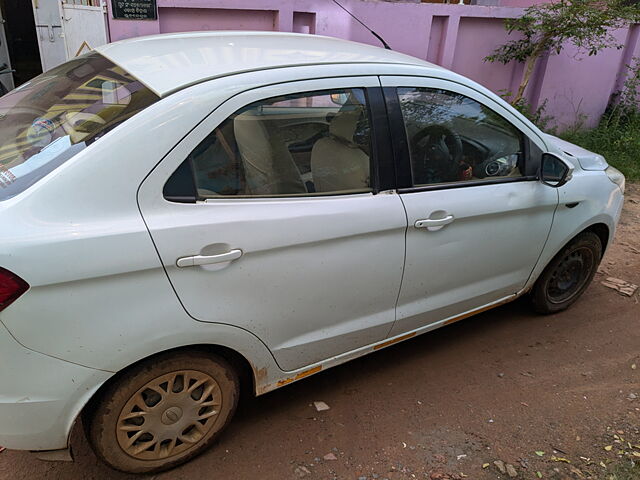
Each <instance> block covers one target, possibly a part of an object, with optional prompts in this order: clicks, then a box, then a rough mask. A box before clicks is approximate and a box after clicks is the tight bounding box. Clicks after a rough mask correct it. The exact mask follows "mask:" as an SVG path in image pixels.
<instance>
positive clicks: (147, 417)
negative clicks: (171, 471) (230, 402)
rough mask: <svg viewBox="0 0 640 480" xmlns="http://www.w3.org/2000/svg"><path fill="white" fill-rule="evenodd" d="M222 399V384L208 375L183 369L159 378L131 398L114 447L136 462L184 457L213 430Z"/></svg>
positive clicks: (123, 412)
mask: <svg viewBox="0 0 640 480" xmlns="http://www.w3.org/2000/svg"><path fill="white" fill-rule="evenodd" d="M222 400H223V399H222V391H221V389H220V385H218V382H216V381H215V380H214V379H213V378H212V377H211V376H209V375H207V374H206V373H203V372H199V371H195V370H181V371H177V372H172V373H168V374H166V375H162V376H160V377H157V378H155V379H153V380H151V381H150V382H148V383H147V384H146V385H144V386H143V387H142V388H140V389H139V390H138V391H137V392H136V393H135V394H134V395H132V396H131V398H130V399H129V400H128V401H127V403H126V404H125V406H124V407H123V409H122V411H121V412H120V416H119V417H118V423H117V427H116V435H117V439H118V444H119V445H120V448H122V450H124V451H125V452H126V453H127V454H128V455H129V456H131V457H133V458H136V459H139V460H158V459H163V458H167V457H172V456H175V455H179V454H181V453H184V452H186V451H187V450H191V449H193V448H195V447H196V446H197V445H198V444H199V443H200V442H201V441H202V439H203V438H204V437H205V436H207V434H208V433H209V432H211V431H212V429H213V427H214V425H215V424H216V420H217V419H218V416H219V414H220V409H221V407H222Z"/></svg>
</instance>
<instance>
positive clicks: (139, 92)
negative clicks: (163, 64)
mask: <svg viewBox="0 0 640 480" xmlns="http://www.w3.org/2000/svg"><path fill="white" fill-rule="evenodd" d="M157 100H159V98H158V96H157V95H155V94H154V93H153V92H151V90H149V89H148V88H147V87H145V86H144V85H143V84H142V83H140V82H139V81H138V80H136V79H135V78H133V77H132V76H131V75H129V74H128V73H127V72H125V71H124V70H123V69H122V68H120V67H118V66H117V65H115V64H114V63H112V62H110V61H109V60H107V59H106V58H105V57H103V56H102V55H100V54H98V53H90V54H88V55H84V56H82V57H78V58H76V59H74V60H71V61H69V62H67V63H64V64H62V65H60V66H58V67H56V68H54V69H52V70H49V71H48V72H46V73H43V74H42V75H40V76H38V77H36V78H34V79H33V80H31V81H30V82H28V83H25V84H24V85H22V86H20V87H18V88H16V89H15V90H13V91H11V92H9V93H8V94H6V95H5V96H4V97H1V98H0V201H2V200H6V199H8V198H11V197H13V196H15V195H17V194H18V193H20V192H22V191H24V190H25V189H26V188H27V187H29V186H30V185H33V184H34V183H35V182H37V181H38V180H40V179H41V178H42V177H44V176H45V175H47V174H48V173H49V172H51V171H53V170H54V169H55V168H57V167H58V166H60V165H62V164H63V163H64V162H66V161H67V160H69V159H70V158H71V157H73V156H74V155H75V154H76V153H78V152H80V151H81V150H83V149H84V148H86V147H87V146H88V145H91V144H92V143H93V142H95V141H96V140H98V139H99V138H100V137H101V136H102V135H104V134H105V133H106V132H108V131H109V130H111V129H112V128H114V127H115V126H116V125H118V124H120V123H122V122H123V121H125V120H126V119H128V118H130V117H131V116H133V115H135V114H136V113H138V112H139V111H141V110H143V109H144V108H146V107H148V106H149V105H151V104H152V103H154V102H156V101H157Z"/></svg>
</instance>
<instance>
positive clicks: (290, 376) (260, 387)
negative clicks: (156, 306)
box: [256, 289, 527, 395]
mask: <svg viewBox="0 0 640 480" xmlns="http://www.w3.org/2000/svg"><path fill="white" fill-rule="evenodd" d="M526 292H527V290H526V289H525V290H521V291H520V292H518V293H516V294H513V295H509V296H507V297H504V298H502V299H500V300H497V301H495V302H493V303H489V304H487V305H485V306H483V307H480V308H476V309H473V310H469V311H467V312H465V313H462V314H460V315H454V316H452V317H449V318H445V319H443V320H439V321H437V322H434V323H431V324H429V325H425V326H424V327H420V328H417V329H415V330H412V331H410V332H408V333H403V334H401V335H397V336H395V337H392V338H389V339H385V340H382V341H380V342H377V343H373V344H371V345H367V346H365V347H360V348H358V349H356V350H352V351H350V352H346V353H343V354H340V355H337V356H335V357H332V358H329V359H327V360H324V361H322V362H318V363H315V364H312V365H309V366H306V367H303V368H301V369H298V370H294V371H292V372H287V376H285V377H282V378H280V379H279V380H277V381H275V382H273V383H262V384H259V383H258V382H256V395H263V394H265V393H268V392H270V391H272V390H276V389H277V388H280V387H283V386H285V385H289V384H290V383H293V382H297V381H298V380H302V379H303V378H306V377H309V376H311V375H314V374H316V373H318V372H321V371H323V370H327V369H329V368H331V367H335V366H338V365H341V364H343V363H346V362H348V361H349V360H353V359H354V358H358V357H362V356H364V355H367V354H369V353H372V352H376V351H378V350H382V349H383V348H386V347H388V346H390V345H395V344H396V343H400V342H403V341H405V340H408V339H410V338H413V337H417V336H418V335H422V334H423V333H427V332H430V331H432V330H435V329H437V328H440V327H444V326H446V325H450V324H452V323H455V322H459V321H460V320H464V319H465V318H469V317H471V316H473V315H477V314H479V313H482V312H486V311H487V310H491V309H492V308H496V307H499V306H501V305H504V304H506V303H509V302H512V301H514V300H515V299H516V298H518V297H520V296H522V295H524V294H525V293H526ZM262 377H263V378H265V376H262Z"/></svg>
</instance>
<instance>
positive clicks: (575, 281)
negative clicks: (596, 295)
mask: <svg viewBox="0 0 640 480" xmlns="http://www.w3.org/2000/svg"><path fill="white" fill-rule="evenodd" d="M593 265H594V256H593V252H592V251H591V250H590V249H588V248H586V247H581V248H578V249H576V250H572V251H571V252H569V253H568V254H567V255H566V256H565V257H564V258H563V259H562V260H561V261H560V263H559V264H558V266H557V267H556V269H555V270H554V271H553V273H552V274H551V277H550V278H549V283H548V284H547V297H548V299H549V301H550V302H551V303H556V304H557V303H563V302H566V301H568V300H571V299H572V298H573V297H575V296H576V295H577V294H578V293H579V292H580V291H581V289H582V288H583V287H584V286H585V284H586V283H587V280H588V279H589V274H590V273H591V270H592V268H593Z"/></svg>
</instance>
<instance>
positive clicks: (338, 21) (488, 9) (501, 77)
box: [107, 0, 640, 127]
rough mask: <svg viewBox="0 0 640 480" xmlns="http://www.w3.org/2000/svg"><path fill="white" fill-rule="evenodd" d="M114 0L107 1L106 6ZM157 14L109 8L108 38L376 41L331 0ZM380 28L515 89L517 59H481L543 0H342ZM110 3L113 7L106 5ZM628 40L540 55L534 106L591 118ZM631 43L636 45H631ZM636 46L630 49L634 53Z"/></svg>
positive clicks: (624, 34)
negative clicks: (589, 50) (275, 35)
mask: <svg viewBox="0 0 640 480" xmlns="http://www.w3.org/2000/svg"><path fill="white" fill-rule="evenodd" d="M110 3H111V2H107V4H108V5H109V4H110ZM157 3H158V20H157V21H132V20H114V19H113V18H112V16H111V12H110V11H109V29H110V35H111V40H112V41H115V40H120V39H123V38H129V37H134V36H139V35H149V34H154V33H166V32H179V31H194V30H275V31H285V32H302V33H317V34H320V35H328V36H333V37H339V38H345V39H349V40H354V41H358V42H363V43H368V44H372V45H379V42H378V41H377V40H376V39H375V38H374V37H372V36H371V34H370V33H369V32H367V31H366V30H365V29H364V28H363V27H362V26H360V25H359V24H358V23H356V22H355V21H354V20H353V19H351V18H350V17H349V16H348V15H346V14H345V13H344V12H343V11H342V10H340V9H339V8H338V7H337V6H336V5H335V4H333V3H332V2H330V1H329V0H157ZM342 3H343V4H344V5H345V7H347V8H348V9H349V10H351V11H352V12H353V13H354V14H356V15H357V16H358V17H359V18H360V19H361V20H363V21H364V22H365V23H367V24H368V25H369V26H370V27H371V28H373V29H374V30H375V31H376V32H378V33H379V34H380V35H382V36H383V37H384V38H385V40H386V41H387V43H388V44H389V45H390V46H391V47H392V48H393V49H394V50H397V51H400V52H403V53H407V54H409V55H414V56H416V57H419V58H422V59H426V60H428V61H431V62H434V63H438V64H440V65H442V66H444V67H446V68H450V69H452V70H454V71H456V72H458V73H461V74H463V75H466V76H468V77H470V78H472V79H473V80H476V81H477V82H479V83H481V84H483V85H485V86H487V87H488V88H490V89H491V90H493V91H494V92H497V93H500V92H501V91H515V89H516V88H517V85H518V83H519V81H520V78H521V76H522V65H521V64H517V63H514V64H509V65H502V64H496V63H486V62H484V61H483V58H484V57H485V56H486V55H487V54H489V53H490V52H491V51H492V50H493V48H495V46H497V45H499V44H501V43H503V42H504V41H505V40H506V39H507V38H508V37H507V35H506V33H505V31H504V28H503V24H502V21H503V19H505V18H509V17H516V16H518V15H520V14H521V13H522V8H517V7H516V5H521V6H528V5H531V4H533V3H542V2H541V0H502V3H503V4H505V3H508V4H509V5H512V6H509V7H505V6H501V7H493V6H469V5H466V6H461V5H456V4H428V3H391V2H379V1H367V0H342ZM109 8H110V6H109ZM619 36H620V39H621V41H622V42H625V43H626V45H627V47H626V48H625V49H623V50H615V49H611V50H607V51H605V52H602V53H601V54H599V55H598V56H596V57H581V58H580V57H576V52H575V51H572V50H571V49H567V52H566V53H563V54H561V55H559V56H551V57H550V58H549V59H548V61H544V62H540V65H539V67H538V68H537V70H536V72H535V74H534V78H533V79H532V82H531V84H530V87H529V89H528V91H527V98H529V99H530V100H531V101H532V103H533V104H534V105H537V104H539V103H541V102H542V101H544V100H545V99H548V104H547V105H548V106H547V114H549V115H551V116H553V117H555V119H556V123H557V124H558V125H559V126H560V127H566V126H569V125H572V124H574V123H575V122H576V121H577V120H579V119H581V118H583V117H586V122H587V124H589V125H595V124H596V123H597V121H598V119H599V117H600V115H601V114H602V113H603V112H604V109H605V107H606V105H607V102H608V100H609V97H610V95H611V93H612V91H614V90H615V89H616V86H619V85H620V84H621V83H622V81H623V80H624V75H625V73H626V69H625V67H624V65H626V64H628V63H629V62H630V61H631V58H632V57H633V56H634V55H640V46H638V45H637V44H638V37H639V36H640V31H638V29H637V28H636V29H632V31H631V33H630V32H628V31H627V30H624V31H621V32H619ZM636 50H638V51H637V52H636ZM634 52H635V53H634Z"/></svg>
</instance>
